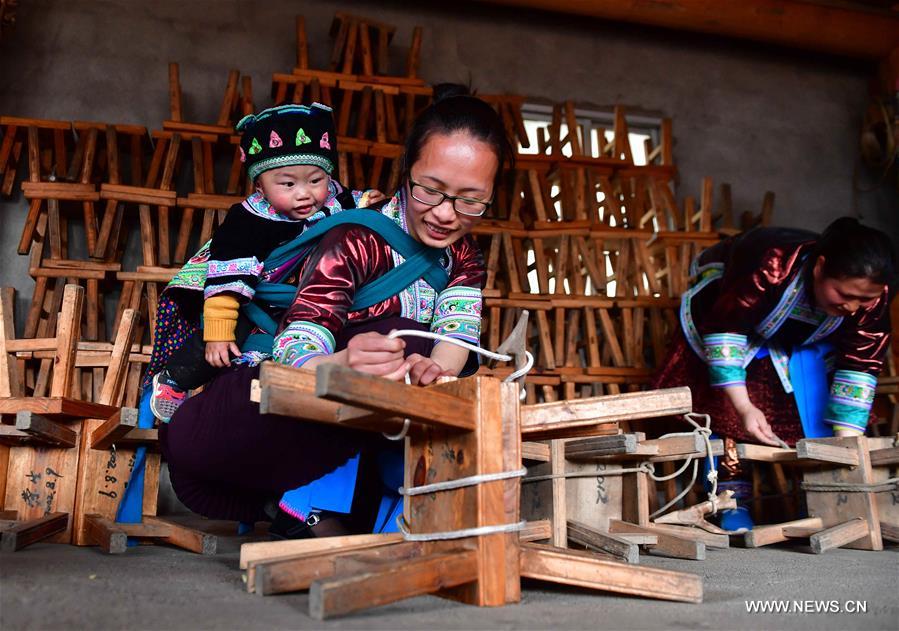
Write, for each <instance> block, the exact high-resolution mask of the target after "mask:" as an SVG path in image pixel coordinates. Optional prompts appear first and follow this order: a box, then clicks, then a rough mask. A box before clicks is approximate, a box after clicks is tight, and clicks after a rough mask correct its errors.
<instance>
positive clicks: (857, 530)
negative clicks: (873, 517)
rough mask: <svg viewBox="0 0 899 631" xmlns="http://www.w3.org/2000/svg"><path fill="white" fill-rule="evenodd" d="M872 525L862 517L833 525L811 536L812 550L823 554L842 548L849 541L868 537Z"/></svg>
mask: <svg viewBox="0 0 899 631" xmlns="http://www.w3.org/2000/svg"><path fill="white" fill-rule="evenodd" d="M869 531H870V527H869V525H868V521H867V520H865V519H862V518H856V519H851V520H849V521H847V522H844V523H842V524H838V525H836V526H831V527H830V528H827V529H826V530H822V531H820V532H817V533H815V534H813V535H812V536H811V537H809V545H810V546H811V548H812V552H814V553H815V554H821V553H822V552H827V551H828V550H833V549H834V548H841V547H843V546H844V545H846V544H848V543H853V542H855V541H859V540H860V539H865V538H868V536H869Z"/></svg>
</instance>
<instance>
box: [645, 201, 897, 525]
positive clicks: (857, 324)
mask: <svg viewBox="0 0 899 631" xmlns="http://www.w3.org/2000/svg"><path fill="white" fill-rule="evenodd" d="M691 271H692V273H693V275H694V276H695V277H697V282H696V284H695V285H694V286H693V287H692V288H691V289H690V290H689V291H687V292H686V293H685V294H684V296H683V298H682V304H681V326H682V333H683V334H682V335H681V336H679V338H678V339H677V340H676V342H675V344H674V347H673V349H672V351H671V353H670V354H669V356H668V359H667V361H666V363H665V365H664V367H663V368H662V369H661V370H660V372H659V373H658V374H657V375H656V378H655V380H654V383H653V386H654V387H657V388H663V387H672V386H683V385H686V386H690V388H691V389H692V391H693V408H694V409H695V410H696V411H698V412H703V413H707V414H709V415H711V420H712V429H713V430H714V431H715V432H716V433H717V434H718V435H719V436H722V437H723V438H724V439H725V457H724V458H723V461H722V465H721V466H720V467H719V468H720V469H722V470H721V471H719V477H720V479H721V480H723V481H724V482H722V484H721V485H720V486H722V487H723V488H728V487H730V488H732V489H733V490H734V491H735V492H736V494H737V497H738V499H745V498H746V497H748V494H749V489H748V483H747V482H745V481H743V480H742V479H741V476H740V472H739V471H738V470H737V469H738V467H737V465H736V460H735V451H736V450H735V448H734V447H733V445H734V441H741V442H746V441H748V442H757V443H762V444H766V445H775V446H776V445H780V444H781V441H784V442H786V443H787V444H788V445H793V444H795V443H796V441H797V440H799V439H800V438H802V437H803V436H805V437H809V438H815V437H824V436H832V435H837V436H845V435H858V434H863V433H864V431H865V427H866V426H867V423H868V416H869V414H870V409H871V404H872V403H873V399H874V389H875V385H876V383H877V375H878V374H879V373H880V371H881V369H882V368H883V362H884V356H885V354H886V352H887V349H888V348H889V339H890V316H889V300H890V298H891V289H890V283H892V282H893V281H894V279H895V277H896V276H895V275H896V263H895V255H894V253H893V249H892V244H891V243H890V239H889V238H888V237H887V236H886V235H885V234H883V233H882V232H879V231H877V230H874V229H872V228H867V227H865V226H862V225H860V224H859V223H858V221H857V220H855V219H851V218H848V217H847V218H842V219H838V220H836V221H835V222H834V223H832V224H831V225H830V226H829V227H828V228H827V230H825V232H824V234H823V235H820V236H819V235H816V234H814V233H811V232H807V231H804V230H796V229H787V228H757V229H754V230H750V231H749V232H746V233H744V234H741V235H738V236H736V237H734V238H732V239H728V240H726V241H722V242H721V243H719V244H717V245H715V246H713V247H711V248H709V249H708V250H706V251H704V252H703V253H701V254H700V255H699V257H697V260H696V261H695V262H694V268H693V269H692V270H691ZM728 479H729V480H728ZM742 519H743V517H740V520H742Z"/></svg>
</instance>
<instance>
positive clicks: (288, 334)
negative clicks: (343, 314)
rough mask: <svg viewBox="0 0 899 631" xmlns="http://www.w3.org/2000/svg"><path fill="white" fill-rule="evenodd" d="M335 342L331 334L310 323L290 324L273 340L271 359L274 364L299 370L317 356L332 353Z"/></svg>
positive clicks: (323, 328)
mask: <svg viewBox="0 0 899 631" xmlns="http://www.w3.org/2000/svg"><path fill="white" fill-rule="evenodd" d="M334 347H335V342H334V336H333V335H332V334H331V332H330V331H329V330H328V329H326V328H325V327H323V326H320V325H318V324H313V323H312V322H304V321H297V322H291V323H290V324H288V325H287V328H286V329H284V330H283V331H281V333H279V334H278V336H277V337H276V338H275V343H274V347H273V349H272V357H273V358H274V360H275V361H276V362H279V363H281V364H287V365H288V366H293V367H294V368H299V367H300V366H302V365H303V364H305V363H306V362H307V361H309V360H310V359H312V358H313V357H316V356H318V355H330V354H332V353H333V352H334Z"/></svg>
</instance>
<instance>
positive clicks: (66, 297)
mask: <svg viewBox="0 0 899 631" xmlns="http://www.w3.org/2000/svg"><path fill="white" fill-rule="evenodd" d="M83 306H84V288H83V287H79V286H78V285H66V287H65V291H64V294H63V300H62V311H61V312H60V314H59V320H58V325H57V330H56V339H57V340H58V342H59V346H58V349H57V352H56V357H55V358H54V360H53V381H52V382H51V385H50V396H54V397H63V396H66V395H67V394H68V393H69V392H71V389H72V378H73V372H72V369H73V368H74V358H75V357H74V356H75V345H76V344H77V343H78V339H79V337H80V335H79V329H80V324H81V313H82V309H83Z"/></svg>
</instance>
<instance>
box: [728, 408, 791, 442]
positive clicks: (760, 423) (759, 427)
mask: <svg viewBox="0 0 899 631" xmlns="http://www.w3.org/2000/svg"><path fill="white" fill-rule="evenodd" d="M737 413H738V414H739V415H740V419H741V420H742V421H743V429H745V430H746V433H747V434H749V435H750V436H752V437H753V438H755V439H756V440H757V441H759V442H760V443H762V444H763V445H771V446H772V447H780V446H782V443H781V441H780V439H778V437H777V435H776V434H775V433H774V430H772V429H771V425H769V424H768V419H766V418H765V414H764V412H762V411H761V410H760V409H758V408H757V407H755V406H754V405H752V404H751V403H750V404H749V405H748V406H746V407H745V408H743V409H739V410H737Z"/></svg>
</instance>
